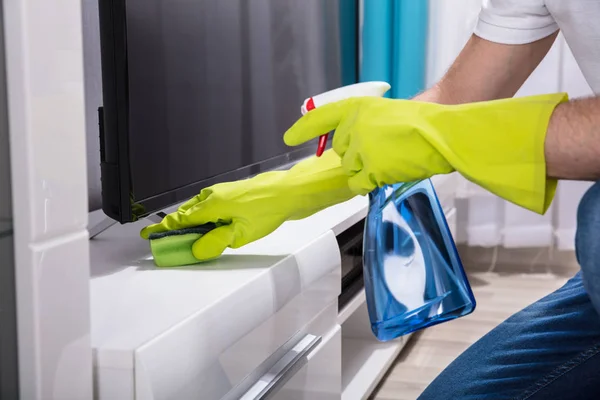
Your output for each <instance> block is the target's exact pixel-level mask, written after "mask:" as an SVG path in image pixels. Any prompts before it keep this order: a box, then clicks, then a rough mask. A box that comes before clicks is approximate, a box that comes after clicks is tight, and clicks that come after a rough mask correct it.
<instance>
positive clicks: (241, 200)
mask: <svg viewBox="0 0 600 400" xmlns="http://www.w3.org/2000/svg"><path fill="white" fill-rule="evenodd" d="M354 196H355V195H354V193H353V192H352V191H351V190H350V189H349V188H348V176H347V175H346V173H345V172H344V171H343V169H342V167H341V159H340V157H339V156H338V155H337V154H336V153H335V152H333V151H331V150H329V151H326V152H325V153H324V154H323V155H322V156H321V157H319V158H317V157H311V158H308V159H306V160H303V161H301V162H299V163H298V164H296V165H295V166H294V167H292V168H291V169H290V170H288V171H273V172H266V173H263V174H259V175H257V176H255V177H253V178H250V179H246V180H241V181H235V182H227V183H221V184H217V185H214V186H212V187H209V188H206V189H204V190H202V191H201V192H200V194H199V195H197V196H196V197H194V198H192V199H191V200H189V201H188V202H186V203H185V204H183V205H182V206H181V207H180V208H179V209H178V210H177V211H176V212H174V213H172V214H168V215H167V216H166V217H165V218H164V219H163V220H162V222H161V223H159V224H155V225H150V226H148V227H146V228H144V229H143V230H142V232H141V236H142V237H143V238H145V239H148V236H149V235H150V234H151V233H156V232H165V231H169V230H175V229H183V228H190V227H194V226H199V225H203V224H206V223H209V222H212V223H216V224H218V225H222V226H219V227H218V228H216V229H214V230H212V231H210V232H208V233H207V234H206V235H204V236H203V237H201V238H200V239H198V240H197V241H196V242H195V243H194V245H193V247H192V252H193V255H194V257H195V258H197V259H198V260H208V259H212V258H215V257H218V256H219V255H221V253H222V252H223V251H224V250H225V249H226V248H227V247H231V248H238V247H241V246H243V245H245V244H248V243H250V242H253V241H255V240H257V239H260V238H262V237H264V236H266V235H268V234H269V233H271V232H273V231H274V230H275V229H277V228H278V227H279V226H280V225H281V224H282V223H283V222H285V221H286V220H291V219H301V218H305V217H308V216H310V215H312V214H314V213H316V212H318V211H321V210H323V209H325V208H327V207H329V206H332V205H334V204H337V203H341V202H344V201H346V200H349V199H351V198H352V197H354Z"/></svg>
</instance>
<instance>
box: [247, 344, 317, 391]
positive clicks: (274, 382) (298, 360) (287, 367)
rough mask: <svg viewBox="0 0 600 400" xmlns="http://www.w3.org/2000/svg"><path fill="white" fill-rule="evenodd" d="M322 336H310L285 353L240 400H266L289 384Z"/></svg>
mask: <svg viewBox="0 0 600 400" xmlns="http://www.w3.org/2000/svg"><path fill="white" fill-rule="evenodd" d="M321 339H322V338H321V336H315V335H311V334H308V335H306V336H304V337H303V338H302V339H301V340H300V341H299V342H298V344H296V345H295V346H294V347H293V348H292V349H291V350H290V351H288V352H287V353H285V354H284V355H283V357H281V358H280V359H279V360H278V361H277V362H276V363H275V365H273V367H272V368H271V369H269V370H268V371H267V373H266V374H264V375H263V376H262V377H260V379H258V381H257V382H256V383H255V384H254V385H252V387H251V388H250V389H249V390H248V391H247V392H246V393H245V394H244V395H243V396H242V397H241V398H240V400H264V399H268V398H269V397H270V396H271V395H272V394H275V393H276V392H277V390H278V389H279V388H280V387H281V386H282V385H283V384H284V383H285V382H287V381H288V380H289V379H290V378H291V377H292V376H294V374H295V373H296V372H297V371H298V370H299V369H300V368H301V367H302V366H303V365H304V364H306V362H307V361H308V360H307V356H308V355H309V353H310V352H311V351H312V350H313V349H314V348H315V347H317V345H318V344H319V343H320V342H321Z"/></svg>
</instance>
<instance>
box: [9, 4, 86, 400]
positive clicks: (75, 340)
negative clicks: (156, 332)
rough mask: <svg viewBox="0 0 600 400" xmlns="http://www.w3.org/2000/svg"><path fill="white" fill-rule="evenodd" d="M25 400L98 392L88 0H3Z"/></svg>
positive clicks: (20, 373)
mask: <svg viewBox="0 0 600 400" xmlns="http://www.w3.org/2000/svg"><path fill="white" fill-rule="evenodd" d="M3 8H4V28H5V29H4V32H5V47H6V60H7V61H6V77H7V85H8V92H7V94H8V121H9V138H10V152H11V180H12V191H13V196H12V199H13V214H14V249H15V265H16V266H15V274H16V277H15V278H16V302H17V313H18V321H17V329H18V339H19V340H18V354H19V379H20V392H21V396H20V398H22V399H28V400H29V399H32V400H47V399H91V398H92V352H91V346H90V315H89V250H88V235H87V230H86V225H87V214H88V209H87V182H86V160H85V133H84V132H85V126H84V101H83V100H84V99H83V50H82V37H81V3H80V1H79V0H63V1H60V2H55V1H47V0H28V1H10V0H5V1H4V2H3Z"/></svg>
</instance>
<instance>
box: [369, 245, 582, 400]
mask: <svg viewBox="0 0 600 400" xmlns="http://www.w3.org/2000/svg"><path fill="white" fill-rule="evenodd" d="M486 252H489V251H488V250H485V251H479V252H478V251H477V250H475V251H474V250H472V249H462V250H461V256H462V258H463V263H464V264H465V269H466V270H467V273H468V274H469V281H470V283H471V286H472V288H473V291H474V293H475V297H476V299H477V309H476V311H475V312H474V313H473V314H471V315H469V316H466V317H464V318H461V319H458V320H455V321H451V322H447V323H444V324H441V325H438V326H434V327H431V328H429V329H426V330H424V331H422V332H420V333H419V334H416V335H413V337H412V338H411V341H410V343H409V344H408V345H407V347H406V349H405V350H403V352H402V353H401V354H400V357H399V358H398V359H397V360H396V362H395V364H394V365H393V367H392V368H391V369H390V371H389V373H388V374H387V376H386V377H385V378H384V380H383V381H382V383H381V384H380V385H379V387H378V389H376V392H375V393H374V394H373V395H372V397H371V398H372V399H375V400H392V399H393V400H414V399H416V398H417V397H418V396H419V394H420V393H421V392H422V391H423V389H425V387H426V386H427V385H428V384H429V382H431V381H432V380H433V379H434V378H435V377H436V376H437V375H438V374H439V373H440V372H441V371H442V370H443V369H444V368H445V367H446V366H447V365H448V364H449V363H450V362H451V361H452V360H454V358H456V357H457V356H458V355H459V354H460V353H461V352H463V351H464V350H465V349H467V347H469V345H471V344H472V343H473V342H475V341H476V340H477V339H479V338H480V337H481V336H483V335H484V334H486V333H487V332H488V331H490V330H491V329H493V328H494V327H495V326H496V325H498V324H499V323H500V322H502V321H503V320H505V319H506V318H507V317H509V316H510V315H511V314H513V313H515V312H516V311H519V310H520V309H522V308H523V307H525V306H526V305H528V304H530V303H532V302H534V301H536V300H538V299H539V298H541V297H543V296H545V295H546V294H548V293H550V292H552V291H554V290H555V289H557V288H559V287H560V286H562V285H563V284H564V283H565V282H566V281H567V279H568V278H569V277H570V276H572V275H573V274H574V272H575V271H576V270H577V269H578V267H577V264H576V262H574V258H573V255H572V254H556V253H554V254H544V252H543V251H540V250H536V251H530V252H527V251H521V252H520V254H515V252H510V254H508V253H507V254H498V253H497V251H496V252H495V253H492V254H485V253H486ZM498 260H501V262H498ZM507 260H513V261H515V260H517V262H508V261H507ZM467 264H468V266H467ZM557 265H558V266H560V267H557Z"/></svg>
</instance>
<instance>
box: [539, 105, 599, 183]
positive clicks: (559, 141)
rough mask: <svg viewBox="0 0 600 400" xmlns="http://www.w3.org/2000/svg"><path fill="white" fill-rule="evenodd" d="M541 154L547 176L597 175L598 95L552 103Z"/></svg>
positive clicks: (584, 177) (575, 177) (576, 177)
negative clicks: (556, 104) (544, 161)
mask: <svg viewBox="0 0 600 400" xmlns="http://www.w3.org/2000/svg"><path fill="white" fill-rule="evenodd" d="M545 154H546V168H547V169H546V174H547V175H548V176H549V177H552V178H557V179H573V180H599V179H600V97H593V98H586V99H578V100H572V101H570V102H567V103H563V104H560V105H559V106H558V107H556V109H555V110H554V113H553V114H552V117H551V118H550V123H549V126H548V131H547V134H546V142H545Z"/></svg>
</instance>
